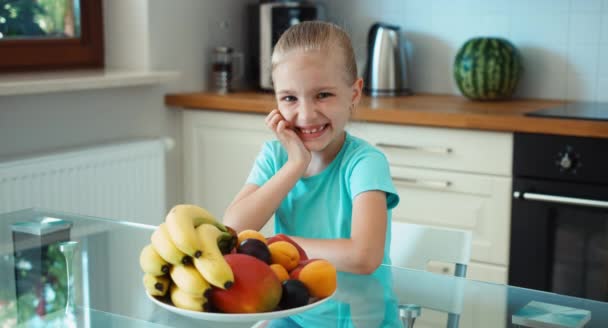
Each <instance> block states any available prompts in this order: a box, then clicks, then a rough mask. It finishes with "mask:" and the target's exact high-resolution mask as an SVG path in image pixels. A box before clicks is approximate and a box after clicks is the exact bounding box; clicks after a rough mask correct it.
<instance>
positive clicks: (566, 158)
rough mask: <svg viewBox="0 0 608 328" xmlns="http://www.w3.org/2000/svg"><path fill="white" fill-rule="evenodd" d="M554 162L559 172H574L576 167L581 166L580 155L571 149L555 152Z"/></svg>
mask: <svg viewBox="0 0 608 328" xmlns="http://www.w3.org/2000/svg"><path fill="white" fill-rule="evenodd" d="M555 164H556V165H557V167H559V171H560V172H568V173H572V174H576V173H577V169H578V168H580V167H581V161H580V155H579V154H577V153H575V152H573V151H571V150H566V151H565V152H563V153H562V152H560V153H559V154H557V161H555Z"/></svg>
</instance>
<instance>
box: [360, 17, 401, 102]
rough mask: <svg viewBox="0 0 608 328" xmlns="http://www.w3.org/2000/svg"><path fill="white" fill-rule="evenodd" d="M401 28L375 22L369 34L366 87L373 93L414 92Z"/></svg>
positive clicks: (381, 94)
mask: <svg viewBox="0 0 608 328" xmlns="http://www.w3.org/2000/svg"><path fill="white" fill-rule="evenodd" d="M401 43H402V42H401V28H400V27H399V26H395V25H389V24H384V23H375V24H374V25H372V27H371V28H370V30H369V34H368V38H367V65H366V69H365V74H364V81H365V82H364V91H365V92H366V93H367V94H369V95H370V96H400V95H408V94H411V91H410V89H409V83H408V73H407V66H406V65H407V63H406V58H405V49H404V47H403V46H402V44H401Z"/></svg>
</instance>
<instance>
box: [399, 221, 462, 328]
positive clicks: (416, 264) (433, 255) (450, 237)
mask: <svg viewBox="0 0 608 328" xmlns="http://www.w3.org/2000/svg"><path fill="white" fill-rule="evenodd" d="M471 240H472V234H471V232H470V231H465V230H457V229H449V228H438V227H431V226H425V225H419V224H412V223H403V222H396V221H393V222H392V225H391V253H390V258H391V262H392V265H394V266H398V267H405V268H412V269H418V270H426V269H427V265H428V263H429V261H439V262H444V263H453V264H455V265H456V268H455V271H454V275H455V276H458V277H465V276H466V271H467V266H468V264H469V262H470V260H471ZM462 292H463V291H462V290H459V291H454V293H452V295H453V296H454V298H453V299H451V300H450V301H449V302H447V303H449V304H442V305H438V306H437V305H436V308H441V309H442V310H443V311H445V312H447V313H448V322H447V327H458V322H459V320H460V313H461V312H462ZM441 293H445V290H442V291H441ZM427 296H429V299H433V297H432V295H427ZM402 306H403V308H404V309H407V308H408V306H411V305H402ZM406 312H408V311H404V313H403V315H407V313H406ZM411 323H412V324H413V321H411Z"/></svg>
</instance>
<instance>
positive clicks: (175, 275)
mask: <svg viewBox="0 0 608 328" xmlns="http://www.w3.org/2000/svg"><path fill="white" fill-rule="evenodd" d="M170 275H171V280H173V283H174V284H175V285H176V286H177V287H178V288H179V289H181V290H183V291H184V292H186V293H188V294H192V295H195V296H205V297H207V296H209V293H210V292H211V285H209V283H208V282H207V280H205V278H203V276H201V274H200V273H199V272H198V271H197V270H196V269H195V268H194V267H193V266H192V265H176V266H174V267H172V268H171V273H170Z"/></svg>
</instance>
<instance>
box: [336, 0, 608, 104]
mask: <svg viewBox="0 0 608 328" xmlns="http://www.w3.org/2000/svg"><path fill="white" fill-rule="evenodd" d="M325 3H326V5H327V7H328V14H329V15H330V17H332V19H333V20H334V21H336V22H338V23H340V24H342V25H343V26H345V27H346V29H347V30H348V31H349V32H350V33H351V34H352V38H353V42H354V46H355V48H356V52H357V55H358V57H359V58H361V59H363V58H362V57H364V56H365V48H366V39H367V31H368V29H369V27H370V26H371V24H372V23H373V22H375V21H384V22H387V23H392V24H398V25H400V26H401V27H402V28H403V30H404V35H405V37H406V38H407V40H408V41H409V42H411V44H412V46H413V47H412V49H413V51H412V54H413V55H412V58H411V61H410V67H411V69H412V87H413V90H414V91H416V92H433V93H451V94H459V92H458V89H457V87H456V85H455V84H454V82H453V78H452V63H453V59H454V57H455V55H456V52H457V51H458V48H459V47H460V46H461V45H462V44H463V43H464V42H465V41H466V40H467V39H469V38H471V37H474V36H482V35H485V36H501V37H505V38H507V39H509V40H510V41H511V42H512V43H513V44H514V45H515V46H516V47H517V48H519V50H520V51H521V53H522V56H523V60H524V66H525V68H524V69H525V72H524V75H523V78H522V81H521V82H520V85H519V90H518V93H517V95H518V96H520V97H531V98H551V99H583V100H600V101H608V60H606V59H607V58H608V0H380V1H368V0H327V1H325ZM363 62H364V59H363Z"/></svg>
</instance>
